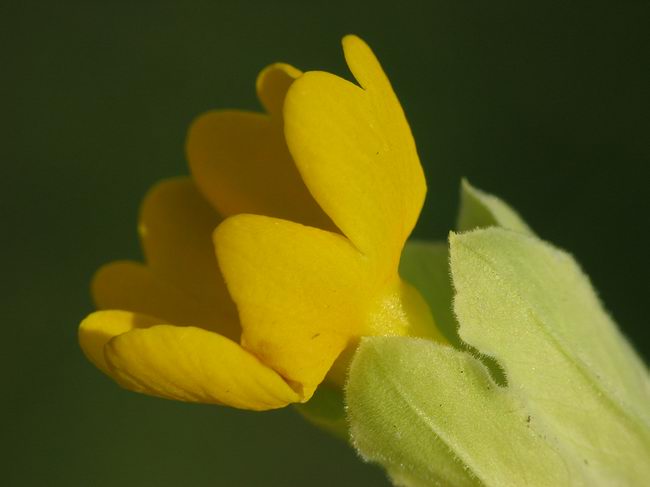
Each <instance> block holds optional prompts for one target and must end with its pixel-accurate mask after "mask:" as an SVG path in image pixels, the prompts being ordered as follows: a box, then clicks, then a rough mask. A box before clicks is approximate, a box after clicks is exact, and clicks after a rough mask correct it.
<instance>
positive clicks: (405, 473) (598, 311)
mask: <svg viewBox="0 0 650 487" xmlns="http://www.w3.org/2000/svg"><path fill="white" fill-rule="evenodd" d="M485 227H491V228H485ZM498 227H501V228H498ZM477 228H478V229H477ZM459 229H460V230H471V231H466V232H465V233H461V234H454V233H452V234H451V235H450V239H449V248H448V249H447V248H446V247H444V246H442V245H441V244H438V243H426V242H413V243H410V244H409V245H408V246H407V248H406V249H405V251H404V254H403V256H402V264H401V268H400V272H401V274H402V276H403V277H404V278H405V279H407V280H409V281H410V282H411V283H412V284H414V285H415V286H416V287H418V289H419V290H420V292H421V293H422V295H423V296H424V297H425V299H426V301H427V302H428V303H429V305H430V306H431V308H432V312H433V315H434V318H436V320H437V322H438V325H439V326H440V327H441V329H443V330H444V333H445V335H447V336H448V337H451V339H450V342H451V343H452V345H456V346H458V345H460V347H462V348H465V349H468V350H470V351H474V352H478V353H479V354H481V357H480V358H477V357H475V356H473V355H471V354H470V353H467V352H464V351H460V350H458V349H456V348H453V347H451V346H442V345H439V344H435V343H433V342H429V341H426V340H422V339H415V338H397V337H375V338H366V339H364V340H363V341H362V343H361V345H360V347H359V350H358V351H357V354H356V356H355V358H354V360H353V362H352V365H351V367H350V375H349V380H348V384H347V390H346V400H347V407H348V418H349V421H350V428H351V435H352V439H353V443H354V445H355V446H356V448H357V449H358V451H359V452H360V453H361V454H362V456H363V457H364V458H366V459H367V460H369V461H373V462H378V463H380V464H381V465H383V466H384V467H385V468H386V469H387V471H388V473H389V475H390V477H391V479H392V480H393V482H394V483H395V484H396V485H404V486H430V485H452V486H465V485H488V486H495V487H496V486H504V485H512V486H520V485H535V486H538V485H539V486H547V485H549V486H551V485H552V486H564V485H567V486H573V485H585V486H586V485H589V486H591V485H603V486H607V485H639V486H640V485H646V482H647V479H648V478H650V462H649V461H648V459H650V380H649V376H648V372H647V369H646V367H645V365H644V364H643V362H642V361H641V359H640V358H639V357H638V356H637V355H636V353H635V352H634V350H633V349H632V347H631V346H630V345H629V343H628V342H627V340H626V339H625V338H624V337H623V336H622V335H621V333H620V332H619V330H618V328H617V326H616V324H615V323H614V322H613V320H612V319H611V318H610V317H609V315H608V314H607V313H606V312H605V310H604V309H603V307H602V305H601V303H600V301H599V300H598V298H597V296H596V293H595V292H594V290H593V288H592V286H591V283H590V282H589V279H588V278H587V276H585V274H584V273H583V272H582V271H581V269H580V267H579V266H578V265H577V263H576V262H575V260H574V259H573V258H572V257H571V256H570V255H569V254H567V253H566V252H564V251H562V250H559V249H557V248H555V247H553V246H552V245H550V244H548V243H545V242H543V241H541V240H540V239H538V238H537V237H535V236H534V235H533V233H532V231H531V230H530V228H529V227H528V226H527V225H526V224H525V223H524V222H523V221H522V220H521V218H520V217H519V216H518V215H517V213H516V212H514V211H513V210H511V209H510V208H509V207H508V206H507V205H506V204H505V203H503V202H502V201H501V200H499V199H498V198H496V197H494V196H492V195H489V194H487V193H484V192H482V191H480V190H477V189H475V188H473V187H471V186H470V185H469V184H468V183H466V182H464V183H463V186H462V208H461V212H460V216H459ZM473 229H474V230H473ZM448 257H449V263H450V266H451V269H450V270H451V277H452V279H453V288H454V289H455V296H454V299H453V310H454V312H455V316H454V314H452V313H451V307H452V294H453V291H452V287H451V284H450V279H449V276H448V274H447V272H448V267H447V259H448ZM456 323H459V325H456ZM455 326H459V328H458V332H457V334H455V333H454V328H455ZM485 357H487V358H488V360H487V361H486V360H485ZM484 363H486V364H487V365H488V366H490V365H491V364H492V363H496V364H498V366H499V369H500V370H501V371H502V372H503V373H504V374H505V376H506V379H507V381H504V382H503V384H505V383H506V382H507V386H505V385H503V384H502V383H501V382H499V383H496V382H495V381H494V377H495V375H494V369H493V368H492V367H490V368H491V369H492V372H493V374H492V375H491V374H490V373H489V371H488V368H487V367H486V366H485V365H484ZM497 380H498V376H497Z"/></svg>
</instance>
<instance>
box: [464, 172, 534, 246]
mask: <svg viewBox="0 0 650 487" xmlns="http://www.w3.org/2000/svg"><path fill="white" fill-rule="evenodd" d="M492 226H496V227H503V228H508V229H510V230H514V231H517V232H521V233H527V234H532V233H533V231H532V230H531V229H530V227H529V226H528V225H527V224H526V222H525V221H524V220H523V219H522V218H521V217H520V216H519V214H518V213H517V212H516V211H515V210H513V209H512V208H511V207H510V206H508V204H506V203H505V202H504V201H503V200H501V199H500V198H498V197H496V196H494V195H492V194H489V193H486V192H485V191H481V190H480V189H478V188H475V187H474V186H472V185H471V184H469V182H468V181H467V180H466V179H463V180H462V182H461V185H460V211H459V213H458V222H457V223H456V228H457V229H458V231H459V232H465V231H467V230H474V229H475V228H485V227H492Z"/></svg>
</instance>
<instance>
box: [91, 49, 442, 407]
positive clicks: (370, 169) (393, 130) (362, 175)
mask: <svg viewBox="0 0 650 487" xmlns="http://www.w3.org/2000/svg"><path fill="white" fill-rule="evenodd" d="M343 49H344V53H345V58H346V61H347V64H348V66H349V68H350V70H351V72H352V74H353V75H354V77H355V79H356V81H357V83H358V85H357V84H354V83H352V82H350V81H347V80H345V79H342V78H340V77H337V76H334V75H332V74H329V73H325V72H318V71H316V72H307V73H301V72H300V71H299V70H297V69H296V68H293V67H291V66H289V65H286V64H274V65H271V66H270V67H268V68H266V69H265V70H263V71H262V72H261V74H260V75H259V77H258V79H257V92H258V96H259V98H260V101H261V102H262V104H263V106H264V108H265V109H266V112H267V113H264V114H262V113H249V112H242V111H215V112H211V113H208V114H206V115H203V116H202V117H200V118H199V119H198V120H196V121H195V122H194V124H193V125H192V127H191V129H190V131H189V135H188V141H187V156H188V159H189V164H190V169H191V173H192V179H189V178H179V179H174V180H169V181H165V182H162V183H160V184H159V185H157V186H156V187H154V188H153V189H152V190H151V191H150V192H149V194H148V195H147V197H146V198H145V201H144V203H143V206H142V210H141V214H140V223H139V234H140V238H141V241H142V246H143V249H144V254H145V257H146V263H144V264H143V263H137V262H126V261H125V262H113V263H111V264H108V265H107V266H104V267H103V268H101V269H100V270H99V271H98V273H97V274H96V276H95V279H94V281H93V286H92V291H93V296H94V298H95V301H96V304H97V307H98V308H99V309H100V311H97V312H95V313H93V314H91V315H90V316H88V317H87V318H86V319H85V320H84V321H83V322H82V324H81V326H80V329H79V340H80V343H81V347H82V349H83V350H84V352H85V354H86V355H87V357H88V358H89V359H90V361H92V362H93V363H94V364H95V365H96V366H97V367H98V368H99V369H101V370H102V371H103V372H105V373H106V374H108V375H109V376H110V377H112V378H113V379H114V380H115V381H116V382H117V383H119V384H120V385H122V386H123V387H125V388H127V389H130V390H133V391H137V392H143V393H146V394H150V395H154V396H160V397H164V398H169V399H177V400H182V401H191V402H202V403H215V404H224V405H229V406H233V407H237V408H244V409H252V410H265V409H273V408H278V407H283V406H285V405H287V404H290V403H299V402H305V401H307V400H309V399H310V397H312V395H313V394H314V391H315V389H316V388H317V387H318V386H319V384H321V383H322V382H323V381H324V380H326V379H327V380H330V381H333V382H334V383H338V384H339V385H340V384H341V383H342V381H343V379H342V377H343V376H344V372H345V367H346V364H347V362H348V357H349V355H350V354H349V353H346V350H348V351H349V350H353V349H354V347H355V345H356V343H357V342H358V339H359V337H362V336H369V335H400V336H404V335H409V336H420V337H425V336H426V337H428V338H431V339H436V340H441V336H440V334H439V333H438V331H437V329H436V328H435V326H434V324H433V321H432V317H431V314H430V311H429V309H428V307H427V305H426V304H425V302H424V301H423V299H422V298H421V297H420V295H419V294H418V292H417V291H416V290H415V289H414V288H412V287H411V286H410V285H408V284H407V283H405V282H404V281H403V280H402V279H401V278H400V277H399V274H398V265H399V261H400V255H401V253H402V249H403V247H404V244H405V242H406V239H407V238H408V236H409V234H410V233H411V231H412V229H413V227H414V225H415V223H416V221H417V218H418V216H419V213H420V210H421V208H422V204H423V200H424V196H425V192H426V185H425V180H424V176H423V173H422V168H421V166H420V163H419V160H418V156H417V152H416V147H415V143H414V141H413V138H412V135H411V132H410V129H409V126H408V123H407V121H406V119H405V117H404V113H403V111H402V108H401V106H400V104H399V102H398V100H397V98H396V96H395V94H394V92H393V89H392V88H391V85H390V83H389V81H388V79H387V78H386V76H385V74H384V72H383V70H382V68H381V66H380V64H379V63H378V61H377V59H376V58H375V56H374V55H373V53H372V52H371V50H370V49H369V48H368V46H367V45H366V44H365V43H364V42H363V41H361V40H360V39H359V38H357V37H354V36H347V37H345V38H344V39H343Z"/></svg>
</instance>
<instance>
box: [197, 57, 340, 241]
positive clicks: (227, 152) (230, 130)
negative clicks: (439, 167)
mask: <svg viewBox="0 0 650 487" xmlns="http://www.w3.org/2000/svg"><path fill="white" fill-rule="evenodd" d="M298 74H299V71H298V70H295V69H294V68H291V67H288V66H287V65H283V64H276V65H273V66H270V67H269V68H267V69H265V70H264V71H262V73H261V74H260V77H259V78H258V88H257V89H258V92H259V95H260V98H261V99H262V102H263V103H264V105H265V106H266V107H267V109H269V110H270V111H271V113H272V115H271V116H269V115H264V114H261V113H250V112H243V111H214V112H208V113H206V114H204V115H202V116H200V117H199V118H198V119H196V120H195V121H194V123H193V124H192V126H191V127H190V130H189V133H188V137H187V145H186V151H187V158H188V161H189V164H190V169H191V171H192V175H193V176H194V179H195V181H196V183H197V185H198V186H199V188H200V190H201V192H202V193H203V194H204V195H205V196H206V198H207V199H208V200H209V201H210V202H211V203H212V204H213V205H214V207H215V208H216V209H217V210H218V211H219V213H221V214H222V215H224V216H228V215H235V214H238V213H253V214H259V215H269V216H275V217H278V218H285V219H288V220H292V221H297V222H300V223H306V224H310V225H313V226H317V227H321V228H332V227H333V225H332V223H331V220H330V219H329V218H328V217H327V216H326V215H325V214H324V213H323V211H322V210H321V209H320V207H319V206H318V205H317V204H316V202H315V201H314V199H313V197H312V196H311V195H310V194H309V191H308V190H307V188H306V187H305V185H304V183H303V182H302V180H301V178H300V174H299V173H298V170H297V169H296V167H295V164H294V163H293V160H292V159H291V156H290V155H289V151H288V150H287V146H286V143H285V141H284V135H283V132H282V119H281V115H280V113H279V112H275V110H279V106H280V105H281V104H282V101H283V99H284V95H285V93H286V90H287V88H288V87H289V85H290V84H291V82H292V81H293V77H294V76H297V75H298Z"/></svg>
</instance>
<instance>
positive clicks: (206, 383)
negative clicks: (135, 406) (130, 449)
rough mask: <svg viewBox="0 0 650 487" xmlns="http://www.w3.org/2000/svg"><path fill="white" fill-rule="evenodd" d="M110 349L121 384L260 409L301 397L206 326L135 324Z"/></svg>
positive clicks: (185, 398)
mask: <svg viewBox="0 0 650 487" xmlns="http://www.w3.org/2000/svg"><path fill="white" fill-rule="evenodd" d="M104 354H105V356H106V361H107V363H108V364H109V369H110V374H111V376H112V377H113V378H114V379H115V380H116V381H117V382H118V383H119V384H120V385H122V386H123V387H125V388H127V389H130V390H133V391H136V392H142V393H145V394H150V395H153V396H159V397H164V398H168V399H175V400H179V401H187V402H199V403H212V404H224V405H228V406H232V407H236V408H241V409H252V410H258V411H259V410H266V409H275V408H279V407H283V406H286V405H287V404H289V403H292V402H298V401H299V400H300V397H299V395H298V394H296V392H294V391H293V390H292V389H291V387H289V385H288V384H287V383H286V382H285V381H284V380H283V379H282V377H280V375H278V374H277V373H276V372H275V371H273V370H271V369H270V368H268V367H267V366H265V365H264V364H262V363H261V362H260V361H259V360H258V359H257V358H256V357H255V356H253V355H252V354H250V353H249V352H247V351H245V350H244V349H243V348H241V347H240V346H239V345H238V344H237V343H235V342H233V341H232V340H229V339H227V338H225V337H223V336H221V335H218V334H216V333H212V332H209V331H206V330H203V329H201V328H195V327H191V326H185V327H176V326H171V325H156V326H153V327H151V328H148V329H134V330H132V331H130V332H128V333H125V334H122V335H119V336H117V337H115V338H113V339H112V340H111V341H110V342H109V343H108V344H107V345H106V346H105V347H104Z"/></svg>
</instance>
